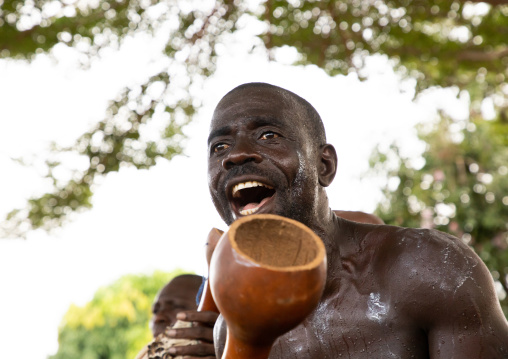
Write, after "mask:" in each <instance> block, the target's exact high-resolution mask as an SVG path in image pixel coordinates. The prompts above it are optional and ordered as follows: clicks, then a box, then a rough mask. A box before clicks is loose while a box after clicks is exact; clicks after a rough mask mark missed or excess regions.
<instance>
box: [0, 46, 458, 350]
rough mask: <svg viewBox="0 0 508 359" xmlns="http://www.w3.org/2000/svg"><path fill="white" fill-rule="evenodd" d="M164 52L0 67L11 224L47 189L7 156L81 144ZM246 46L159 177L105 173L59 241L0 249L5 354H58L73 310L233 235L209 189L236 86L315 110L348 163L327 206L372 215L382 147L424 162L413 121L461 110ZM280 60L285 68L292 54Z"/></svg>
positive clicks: (226, 61)
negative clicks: (220, 108) (269, 88)
mask: <svg viewBox="0 0 508 359" xmlns="http://www.w3.org/2000/svg"><path fill="white" fill-rule="evenodd" d="M159 46H160V42H157V41H150V40H149V39H146V38H145V39H143V38H140V39H137V40H132V41H128V42H127V43H126V45H125V46H124V47H123V48H122V50H121V51H120V52H111V53H109V54H107V55H106V56H105V57H104V58H103V59H102V60H101V61H100V62H98V63H95V64H94V66H93V67H92V68H91V69H90V70H88V71H82V70H78V69H77V68H76V67H75V55H74V54H73V53H72V51H67V50H65V49H63V48H62V49H60V50H59V52H58V56H59V58H60V59H61V62H60V63H59V64H58V65H56V64H55V63H53V62H51V61H50V60H48V59H47V58H45V57H41V58H39V59H38V60H37V61H35V62H33V63H32V64H30V65H28V64H23V63H14V62H6V61H0V166H1V168H2V176H1V177H0V215H1V216H2V217H3V216H4V215H5V214H6V213H7V212H8V211H9V210H11V209H13V208H16V207H23V206H24V204H25V200H26V198H28V197H30V196H32V195H36V194H37V193H42V192H41V191H43V190H44V189H45V188H46V187H44V185H43V181H42V180H41V179H40V177H39V176H40V171H39V170H38V168H37V166H33V167H29V168H24V167H22V166H20V165H19V164H16V163H15V162H13V161H12V160H11V157H19V156H22V155H24V156H29V155H33V154H37V153H41V152H43V151H44V149H45V148H47V146H48V144H49V143H50V142H51V141H57V143H59V144H62V145H70V144H72V142H73V140H74V139H75V138H77V137H78V136H79V135H80V134H82V133H83V132H85V131H86V130H88V129H89V128H90V127H91V126H92V125H93V124H94V123H95V122H97V121H98V120H100V119H102V116H103V113H104V110H105V108H106V104H107V101H108V100H109V99H111V98H114V97H115V95H116V94H117V92H118V91H119V90H120V89H121V88H123V87H124V86H126V85H130V84H133V83H139V82H140V81H142V80H143V78H144V76H146V73H147V72H146V71H147V69H150V68H153V67H154V66H155V67H156V66H157V59H160V57H159V55H158V50H159ZM244 50H245V45H244V44H242V43H232V44H231V46H229V47H227V48H225V49H224V54H223V55H222V56H221V57H220V61H219V63H218V70H217V72H216V74H215V75H214V76H213V77H211V78H210V79H208V80H207V82H206V83H205V87H204V93H205V94H206V98H205V99H204V101H205V106H204V107H203V108H202V110H201V111H200V113H199V114H198V116H196V118H195V120H194V122H193V123H192V124H191V125H190V126H189V127H188V128H187V129H186V133H187V134H188V135H189V141H188V143H187V147H186V156H179V157H177V158H175V159H174V160H172V161H171V162H167V161H160V162H159V163H158V164H157V166H155V167H153V168H152V169H150V170H141V171H137V170H134V169H123V170H121V171H120V172H119V173H113V174H110V175H109V176H107V177H106V179H105V180H104V181H103V183H102V184H100V185H99V186H98V187H97V190H96V192H95V194H94V198H93V205H94V207H93V209H92V210H90V211H88V212H85V213H83V214H80V215H79V216H77V218H76V220H75V221H73V222H72V223H71V224H69V225H67V226H65V227H64V228H62V229H61V230H59V231H58V232H57V233H55V234H52V235H48V234H46V233H44V232H42V231H36V232H33V233H31V234H30V235H29V237H28V239H27V240H21V239H20V240H7V239H0V343H1V344H0V357H2V358H17V359H25V358H26V359H44V358H46V357H47V355H50V354H53V353H55V352H56V350H57V349H58V342H57V334H58V325H59V323H60V321H61V319H62V317H63V315H64V314H65V312H66V311H67V309H68V307H69V305H70V304H71V303H76V304H78V305H83V304H85V303H86V302H87V301H88V300H90V299H91V298H92V296H93V294H94V292H95V291H96V290H97V289H98V288H99V287H100V286H103V285H107V284H109V283H111V282H113V281H114V280H116V279H118V278H119V277H120V276H122V275H124V274H129V273H150V272H152V271H153V270H155V269H160V270H166V271H171V270H173V269H175V268H182V269H185V270H189V271H195V272H197V273H199V274H204V272H205V269H206V266H205V263H204V242H205V239H206V235H207V233H208V232H209V230H210V229H211V227H213V226H215V227H218V228H221V229H225V227H226V226H225V224H224V223H223V222H222V221H221V220H220V218H219V217H218V215H217V214H216V213H215V210H214V208H213V205H212V204H211V201H210V198H209V194H208V189H207V181H206V178H207V175H206V143H205V142H206V136H207V129H208V121H209V119H210V117H211V113H212V111H213V108H214V106H215V104H216V103H217V102H218V100H219V99H220V98H221V97H222V96H223V95H224V94H225V93H226V92H227V91H229V90H231V89H232V88H233V87H235V86H237V85H239V84H241V83H244V82H251V81H263V82H269V83H272V84H275V85H279V86H281V87H284V88H287V89H289V90H291V91H293V92H295V93H297V94H299V95H300V96H302V97H304V98H305V99H307V100H308V101H309V102H310V103H312V104H313V105H314V106H315V107H316V109H317V110H318V112H319V113H320V114H321V116H322V118H323V120H324V123H325V127H326V129H327V134H328V141H329V142H330V143H332V144H334V145H335V147H336V149H337V153H338V156H339V166H338V173H337V176H336V180H335V182H334V183H333V184H332V186H331V187H330V188H329V191H328V194H329V198H330V205H331V207H332V208H334V209H348V210H363V211H368V212H371V211H373V210H374V208H375V204H376V201H377V200H378V199H379V191H378V184H379V181H377V182H376V181H367V180H362V176H363V174H364V172H365V171H366V170H367V168H368V157H369V155H370V153H371V151H372V149H373V148H374V146H375V145H376V144H378V143H381V144H384V145H387V144H388V143H390V142H391V141H392V140H394V139H397V140H398V141H401V143H403V144H404V148H405V149H406V150H407V151H408V152H410V153H418V152H419V151H421V150H422V148H421V145H420V144H419V143H418V142H417V141H416V139H415V135H414V130H413V126H414V124H415V123H417V122H421V121H425V120H428V119H430V118H432V117H433V116H434V114H435V109H436V108H437V107H443V106H444V103H447V102H448V103H457V102H458V100H457V99H456V98H455V97H454V94H453V93H452V92H451V91H449V92H440V93H439V94H436V93H432V94H429V95H428V96H426V97H425V98H424V99H422V100H421V101H419V102H418V103H414V102H412V101H411V98H412V96H413V92H412V90H411V88H410V87H409V91H405V92H404V91H402V92H401V91H400V89H401V84H400V83H399V81H398V80H397V78H396V77H395V76H394V75H393V73H392V72H391V71H390V69H389V67H388V66H386V63H385V62H384V61H383V60H379V59H378V60H377V61H373V62H372V64H371V71H370V73H371V74H372V75H371V77H370V79H369V80H368V81H365V82H360V81H358V80H357V79H356V77H355V76H347V77H344V76H337V77H334V78H331V77H328V76H327V75H326V74H325V73H324V72H323V71H321V70H319V69H317V68H316V67H313V66H309V67H305V68H303V67H292V66H289V65H287V64H284V61H282V63H273V62H272V63H269V62H268V61H267V60H266V58H265V57H264V56H262V55H259V54H255V53H254V54H250V55H249V54H247V53H246V51H244ZM282 55H284V56H282ZM282 55H281V59H287V58H290V57H291V51H290V50H287V51H286V53H285V54H284V53H283V54H282ZM154 60H155V61H154ZM402 87H404V86H402ZM405 87H406V88H407V87H408V86H407V85H406V86H405ZM406 90H407V89H406ZM381 181H382V180H381ZM27 335H28V336H29V338H30V341H29V345H27ZM20 348H22V350H20Z"/></svg>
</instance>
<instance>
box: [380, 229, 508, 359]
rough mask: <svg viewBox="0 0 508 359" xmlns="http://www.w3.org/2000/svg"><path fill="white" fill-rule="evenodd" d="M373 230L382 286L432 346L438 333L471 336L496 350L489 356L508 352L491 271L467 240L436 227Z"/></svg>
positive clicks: (436, 345) (507, 329) (505, 328)
mask: <svg viewBox="0 0 508 359" xmlns="http://www.w3.org/2000/svg"><path fill="white" fill-rule="evenodd" d="M378 230H379V232H380V234H381V236H379V237H378V238H377V241H378V250H379V256H377V257H376V262H377V264H376V267H377V268H378V269H379V270H381V271H384V273H385V274H384V276H383V278H382V280H383V281H384V284H385V288H386V290H387V292H388V293H390V296H391V298H392V302H394V303H396V304H397V307H398V310H399V311H400V312H401V313H403V314H404V315H405V316H406V317H408V318H412V320H413V321H414V322H415V323H417V325H418V326H419V327H420V328H422V329H423V330H425V331H426V332H427V333H428V335H429V342H431V343H432V344H433V345H431V346H430V347H431V348H434V349H435V350H438V349H436V348H439V343H437V341H438V339H437V338H441V339H439V340H442V338H446V337H449V338H450V340H457V341H459V340H466V339H467V337H468V336H474V337H475V338H476V339H475V340H477V341H478V343H477V344H478V345H483V346H484V347H487V348H491V349H492V350H493V351H492V352H489V353H498V354H493V355H494V356H492V357H503V358H504V356H499V355H500V354H499V353H502V354H503V355H507V356H508V323H507V321H506V319H505V317H504V315H503V313H502V311H501V307H500V305H499V301H498V298H497V295H496V293H495V289H494V283H493V280H492V277H491V274H490V272H489V270H488V268H487V267H486V266H485V264H484V263H483V262H482V260H481V259H480V258H479V257H478V256H477V255H476V253H475V252H474V251H473V250H472V249H471V248H470V247H469V246H467V245H466V244H464V243H463V242H462V241H461V240H460V239H458V238H456V237H454V236H451V235H448V234H446V233H443V232H440V231H436V230H429V229H409V228H398V227H391V226H382V228H379V229H378ZM433 341H436V342H435V343H434V342H433ZM496 348H497V349H496ZM450 353H451V352H450ZM489 355H490V354H489ZM478 357H482V358H483V357H484V356H483V355H481V356H478Z"/></svg>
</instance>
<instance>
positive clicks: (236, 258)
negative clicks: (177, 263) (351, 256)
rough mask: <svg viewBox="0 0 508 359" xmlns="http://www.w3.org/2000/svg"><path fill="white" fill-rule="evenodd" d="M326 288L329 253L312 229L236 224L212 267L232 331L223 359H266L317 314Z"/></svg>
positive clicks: (267, 222) (284, 222) (265, 221)
mask: <svg viewBox="0 0 508 359" xmlns="http://www.w3.org/2000/svg"><path fill="white" fill-rule="evenodd" d="M325 282H326V252H325V247H324V245H323V242H322V241H321V239H320V238H319V237H318V236H317V235H316V234H315V233H314V232H313V231H312V230H310V229H309V228H308V227H306V226H305V225H303V224H302V223H300V222H297V221H294V220H291V219H288V218H284V217H280V216H276V215H269V214H260V215H251V216H248V217H243V218H241V219H239V220H237V221H235V222H234V223H233V224H232V225H231V226H230V228H229V230H228V231H227V232H226V233H224V235H223V236H222V237H221V239H220V240H219V243H218V244H217V247H216V248H215V251H214V253H213V255H212V258H211V262H210V277H209V287H210V289H211V292H212V295H213V299H214V303H215V304H216V306H217V308H218V309H219V310H220V313H221V314H222V316H223V317H224V320H225V321H226V323H227V327H228V333H227V339H226V347H225V350H224V354H223V356H222V359H240V358H242V359H267V358H268V355H269V354H270V350H271V347H272V345H273V343H274V342H275V340H276V339H277V338H278V337H279V336H281V335H282V334H284V333H286V332H288V331H289V330H291V329H293V328H294V327H296V326H297V325H298V324H300V323H301V322H302V321H303V320H304V319H305V317H307V315H309V314H310V313H311V312H312V311H313V310H314V309H315V308H316V306H317V304H318V303H319V300H320V298H321V295H322V293H323V289H324V285H325Z"/></svg>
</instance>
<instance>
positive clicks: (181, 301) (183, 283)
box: [150, 275, 217, 358]
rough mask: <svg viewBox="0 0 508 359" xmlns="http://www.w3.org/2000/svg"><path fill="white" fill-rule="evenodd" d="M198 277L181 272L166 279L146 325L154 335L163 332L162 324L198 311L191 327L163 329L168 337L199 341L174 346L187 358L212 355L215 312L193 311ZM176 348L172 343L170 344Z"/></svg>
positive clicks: (173, 321) (169, 323)
mask: <svg viewBox="0 0 508 359" xmlns="http://www.w3.org/2000/svg"><path fill="white" fill-rule="evenodd" d="M201 283H202V278H201V277H200V276H196V275H181V276H178V277H175V278H174V279H173V280H172V281H170V282H169V283H168V284H167V285H166V286H165V287H164V288H163V289H162V290H161V291H160V292H159V294H158V295H157V297H156V299H155V302H154V304H153V306H152V313H153V316H152V319H151V321H150V326H151V328H152V334H153V336H154V338H155V337H156V336H157V335H159V334H160V333H163V332H164V331H165V329H166V327H170V326H173V325H174V324H175V323H176V321H177V319H180V320H185V321H192V320H193V318H194V317H193V315H196V314H197V315H200V314H201V316H200V317H198V320H199V321H200V322H201V324H200V325H199V326H196V327H192V328H180V329H173V330H170V331H169V332H167V334H168V335H169V336H170V337H175V338H176V337H179V338H186V339H197V340H199V344H197V345H189V346H185V347H178V348H177V349H175V350H172V349H173V348H171V349H170V352H172V351H178V350H180V349H181V348H184V349H185V351H186V353H187V355H188V357H189V358H195V357H199V358H215V353H214V347H213V325H214V323H215V321H216V319H217V314H216V313H213V312H207V313H198V312H197V311H196V308H197V304H196V295H197V293H198V290H199V287H200V286H201ZM174 348H176V347H174Z"/></svg>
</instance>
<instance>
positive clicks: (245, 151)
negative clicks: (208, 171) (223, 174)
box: [222, 142, 263, 170]
mask: <svg viewBox="0 0 508 359" xmlns="http://www.w3.org/2000/svg"><path fill="white" fill-rule="evenodd" d="M262 160H263V157H261V155H260V154H259V153H257V152H256V151H255V150H254V148H253V147H252V146H251V145H250V144H248V143H246V142H241V143H237V144H236V145H235V146H234V147H233V148H232V149H231V150H230V151H229V153H228V154H227V156H226V157H225V158H224V159H223V160H222V167H224V168H225V169H226V170H229V169H231V168H232V167H234V166H238V165H243V164H244V163H247V162H255V163H260V162H261V161H262Z"/></svg>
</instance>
